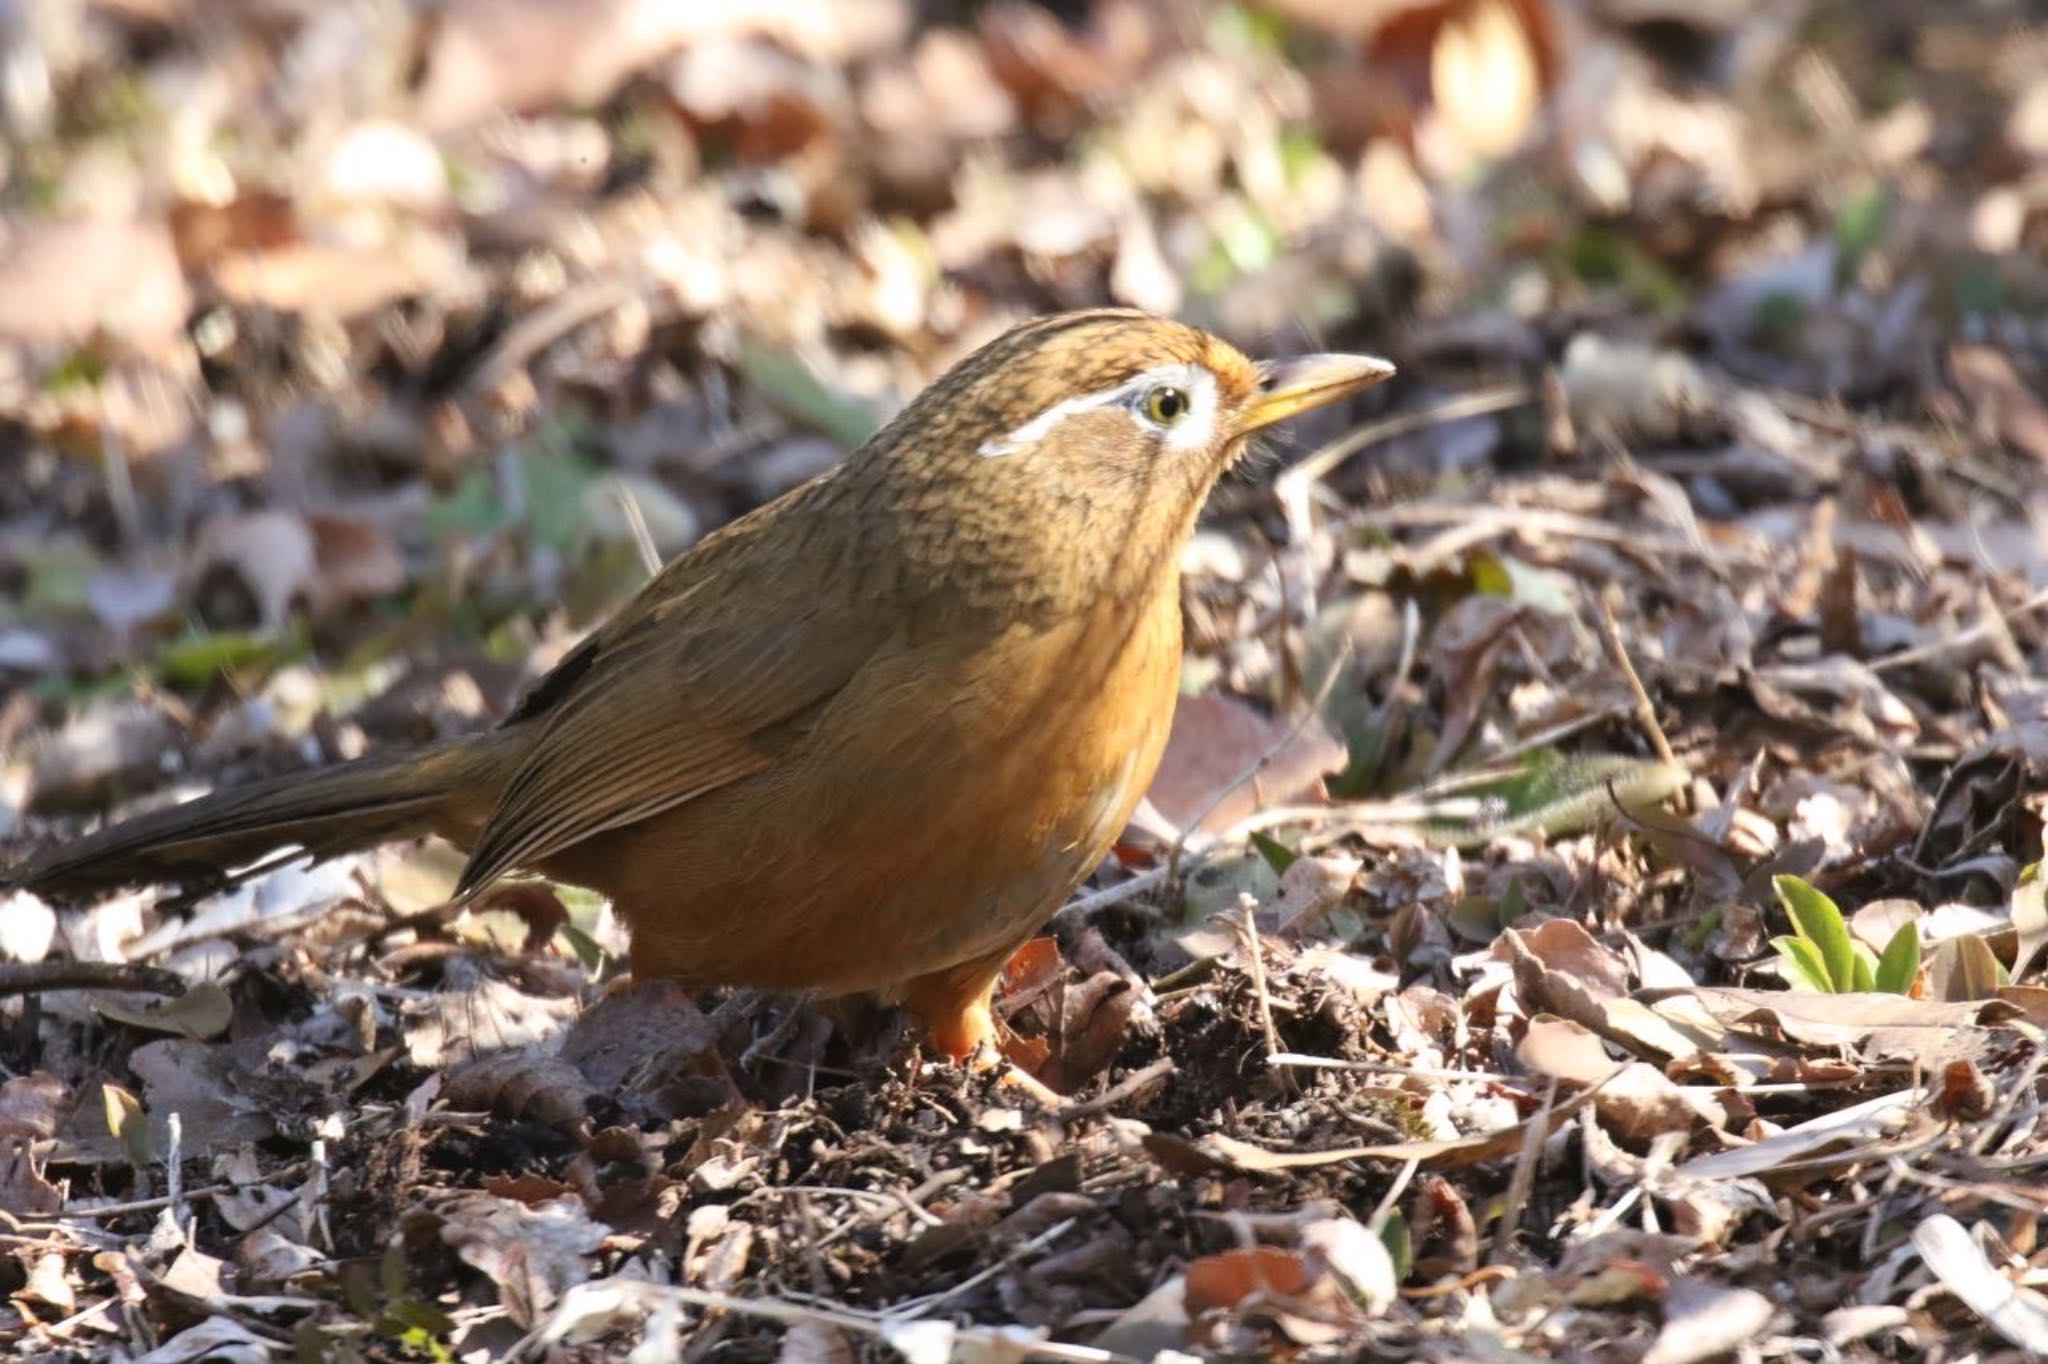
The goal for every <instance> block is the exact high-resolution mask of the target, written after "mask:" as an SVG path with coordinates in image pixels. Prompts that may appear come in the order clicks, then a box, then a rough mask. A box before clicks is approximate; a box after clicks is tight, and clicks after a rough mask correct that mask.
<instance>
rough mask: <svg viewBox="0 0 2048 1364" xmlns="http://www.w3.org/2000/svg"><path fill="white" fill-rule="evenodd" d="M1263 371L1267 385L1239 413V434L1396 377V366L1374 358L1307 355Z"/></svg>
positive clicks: (1271, 364) (1237, 432)
mask: <svg viewBox="0 0 2048 1364" xmlns="http://www.w3.org/2000/svg"><path fill="white" fill-rule="evenodd" d="M1261 369H1262V371H1263V375H1264V378H1265V384H1264V386H1263V387H1261V388H1260V389H1259V391H1258V393H1257V394H1256V395H1254V396H1253V398H1252V400H1251V401H1250V402H1248V403H1246V404H1245V405H1244V407H1243V409H1242V410H1240V411H1239V412H1238V414H1237V431H1236V434H1237V435H1240V436H1242V435H1246V434H1249V433H1250V432H1253V431H1257V430H1258V429H1259V428H1260V427H1264V426H1271V425H1272V424H1273V423H1274V422H1277V421H1285V420H1286V419H1287V418H1289V417H1292V416H1294V415H1295V414H1296V413H1297V412H1306V411H1308V410H1309V409H1310V408H1314V407H1321V406H1322V405H1323V404H1325V403H1333V402H1335V401H1337V399H1339V398H1343V397H1346V396H1348V395H1350V394H1353V393H1356V392H1358V390H1360V389H1362V388H1370V387H1372V386H1373V385H1374V384H1377V383H1381V382H1384V381H1385V380H1387V379H1390V378H1392V377H1393V374H1394V367H1393V365H1392V364H1390V363H1388V362H1387V361H1385V360H1381V359H1379V358H1377V357H1376V356H1371V355H1304V356H1301V357H1299V358H1297V359H1293V360H1278V361H1274V362H1272V363H1270V364H1267V365H1263V366H1261Z"/></svg>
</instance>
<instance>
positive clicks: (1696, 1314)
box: [1643, 1278, 1776, 1364]
mask: <svg viewBox="0 0 2048 1364" xmlns="http://www.w3.org/2000/svg"><path fill="white" fill-rule="evenodd" d="M1775 1310H1776V1309H1775V1308H1774V1307H1773V1306H1772V1304H1771V1300H1770V1299H1769V1298H1767V1297H1765V1296H1764V1295H1763V1294H1761V1293H1758V1292H1756V1291H1755V1290H1753V1289H1748V1288H1734V1287H1730V1286H1728V1285H1726V1284H1717V1283H1714V1282H1712V1281H1711V1280H1708V1279H1698V1278H1683V1279H1677V1280H1674V1281H1673V1282H1672V1285H1671V1287H1670V1289H1669V1291H1667V1292H1666V1293H1665V1295H1664V1329H1663V1330H1661V1331H1659V1332H1658V1333H1657V1338H1656V1339H1655V1340H1654V1341H1652V1342H1651V1343H1650V1348H1649V1350H1648V1351H1647V1352H1645V1353H1644V1355H1643V1364H1694V1361H1696V1360H1703V1359H1713V1358H1716V1357H1717V1356H1720V1355H1725V1354H1728V1353H1730V1352H1731V1351H1733V1350H1735V1349H1736V1348H1738V1347H1739V1346H1742V1345H1746V1344H1748V1343H1749V1342H1750V1341H1752V1340H1754V1339H1756V1337H1758V1336H1760V1335H1762V1334H1763V1333H1764V1332H1765V1331H1766V1330H1767V1329H1769V1327H1770V1324H1771V1316H1772V1314H1773V1312H1774V1311H1775Z"/></svg>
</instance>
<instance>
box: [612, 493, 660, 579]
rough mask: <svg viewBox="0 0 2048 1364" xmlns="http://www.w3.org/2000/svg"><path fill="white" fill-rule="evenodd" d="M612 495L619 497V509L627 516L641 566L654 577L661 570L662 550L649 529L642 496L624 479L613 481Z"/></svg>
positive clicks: (649, 575)
mask: <svg viewBox="0 0 2048 1364" xmlns="http://www.w3.org/2000/svg"><path fill="white" fill-rule="evenodd" d="M612 496H613V497H615V498H617V499H618V503H619V511H620V512H621V513H622V514H623V515H624V516H625V518H626V529H627V530H628V531H630V532H632V535H633V548H634V550H635V551H637V552H638V553H639V555H640V567H641V568H642V569H644V570H646V573H647V576H648V577H650V578H652V577H653V576H654V575H655V574H657V573H659V572H661V551H660V550H659V549H657V548H655V544H654V532H652V531H650V530H649V529H647V513H646V512H644V511H642V510H641V509H640V498H639V496H638V494H636V493H635V492H634V491H633V487H632V485H631V484H630V483H627V482H626V481H625V480H624V479H618V480H616V481H615V482H613V484H612Z"/></svg>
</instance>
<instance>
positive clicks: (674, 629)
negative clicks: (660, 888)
mask: <svg viewBox="0 0 2048 1364" xmlns="http://www.w3.org/2000/svg"><path fill="white" fill-rule="evenodd" d="M704 548H708V546H706V547H704ZM695 557H696V556H694V555H691V556H685V559H684V560H683V561H681V562H679V563H677V564H675V565H672V566H671V568H670V570H669V571H668V572H667V573H664V574H663V575H662V577H661V578H659V579H657V580H656V581H655V582H654V583H650V584H649V586H648V589H646V590H643V592H642V594H641V596H640V597H638V598H636V599H635V600H634V601H633V602H632V603H630V604H629V605H628V606H627V607H626V608H625V610H624V611H623V612H622V613H621V614H620V616H619V617H617V618H615V619H614V620H613V621H612V622H611V623H610V624H609V625H607V626H606V627H605V628H604V629H602V630H600V631H599V632H598V633H597V634H596V635H594V636H593V637H592V638H591V639H590V640H589V641H587V642H586V643H585V644H584V645H583V646H582V647H581V648H579V649H577V650H576V651H575V652H574V653H572V654H570V655H569V656H568V657H567V658H565V659H564V660H563V661H562V663H561V664H560V665H558V667H557V668H556V670H555V672H553V673H551V674H550V675H549V676H548V677H547V678H546V679H544V680H543V681H542V683H541V684H540V686H539V687H538V688H537V689H536V690H535V692H534V694H533V695H532V696H531V697H529V698H528V701H527V702H526V704H524V705H522V706H521V707H520V709H519V711H517V712H515V715H514V717H513V721H512V723H516V724H519V725H533V726H535V727H536V728H537V730H538V735H537V737H536V738H535V740H534V743H533V747H532V749H531V750H530V751H529V752H528V754H527V756H526V759H525V761H524V763H523V764H522V765H521V766H520V768H519V770H518V771H517V772H516V773H514V775H513V777H512V779H511V781H509V782H508V783H506V786H505V789H504V791H503V793H502V794H501V795H500V797H499V799H498V804H497V806H496V808H495V809H494V810H493V811H492V812H491V816H490V818H489V819H488V820H487V821H486V822H485V824H484V827H483V831H482V832H481V834H480V835H479V836H478V838H477V841H476V843H475V845H474V846H473V847H472V848H471V850H470V857H469V863H468V865H467V866H466V867H465V868H464V869H463V873H462V879H461V880H460V882H458V884H457V887H456V894H457V895H458V896H464V895H469V894H472V893H474V892H475V891H478V890H481V889H482V888H483V887H485V886H487V885H489V884H490V883H491V882H492V881H494V880H496V879H497V878H498V877H500V876H502V875H504V874H505V873H506V872H507V871H509V870H511V869H512V868H513V867H516V866H531V865H532V864H534V863H535V862H538V861H541V860H543V859H545V858H547V857H549V856H550V855H552V854H555V853H558V852H560V851H562V850H563V849H565V848H568V847H571V846H573V845H575V844H577V843H580V842H582V841H583V840H585V839H587V838H591V837H593V836H595V835H597V834H600V833H603V832H605V831H606V830H610V829H616V828H619V827H621V826H623V825H627V824H633V823H637V822H638V821H640V820H643V819H646V818H648V817H649V816H651V815H656V814H660V813H661V812H662V811H664V810H668V809H672V808H674V807H675V806H678V805H681V804H683V803H684V802H686V801H689V800H693V799H695V798H697V797H698V796H701V795H703V794H704V793H706V792H708V791H713V790H716V789H717V788H719V787H721V786H725V785H728V784H729V783H732V782H735V781H740V780H742V779H744V778H746V777H748V776H751V775H753V774H754V773H757V772H760V771H763V770H765V769H767V768H768V767H770V766H772V765H773V764H774V763H775V762H776V761H777V760H778V758H779V757H780V755H781V754H782V753H783V752H784V751H786V749H787V746H788V744H789V743H790V741H791V740H792V739H793V738H795V737H796V736H798V735H800V734H801V733H802V732H803V730H804V729H805V728H806V726H807V723H808V721H809V720H810V718H811V717H813V716H815V714H816V713H817V712H818V710H819V709H820V708H822V707H823V706H824V705H825V703H827V702H828V701H830V700H831V699H832V697H834V696H835V695H837V694H838V693H839V691H840V690H841V689H842V688H844V687H845V686H846V684H847V683H848V682H849V681H850V680H852V678H853V676H854V675H855V674H856V673H857V672H859V671H860V669H861V667H862V666H863V665H864V664H865V663H866V662H867V661H868V659H869V658H871V657H872V656H873V655H874V653H875V651H876V649H877V648H878V647H879V646H880V645H881V643H882V642H883V632H882V630H881V627H880V625H879V623H877V622H876V621H875V620H874V619H873V618H872V617H871V616H870V614H869V613H867V612H863V611H860V610H859V609H857V607H856V608H854V609H849V604H848V603H847V602H846V601H845V600H844V599H843V598H839V597H838V594H832V593H823V592H812V593H800V592H795V591H789V590H781V591H774V590H769V591H765V592H764V591H760V590H754V591H748V590H746V585H745V584H746V579H747V577H748V576H749V575H748V573H747V572H746V570H747V569H749V568H752V567H756V566H757V565H752V564H747V563H744V562H739V563H734V562H730V560H731V559H733V558H737V559H739V560H742V561H744V560H746V559H749V558H752V557H754V556H749V555H737V556H722V557H726V558H727V560H728V561H727V562H726V563H724V564H722V565H713V564H710V563H704V564H701V565H698V564H691V563H690V562H689V561H690V560H691V559H692V558H695ZM758 567H760V568H762V569H765V570H766V571H768V572H769V573H771V574H773V573H774V572H775V566H773V565H769V564H765V563H764V564H759V565H758ZM719 568H723V569H725V570H726V571H725V572H720V571H717V570H718V569H719ZM705 570H710V571H705ZM734 570H737V572H734ZM755 586H756V588H757V589H758V587H759V583H758V580H757V582H756V584H755ZM783 586H784V587H785V588H786V587H787V584H786V582H785V583H784V584H783Z"/></svg>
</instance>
